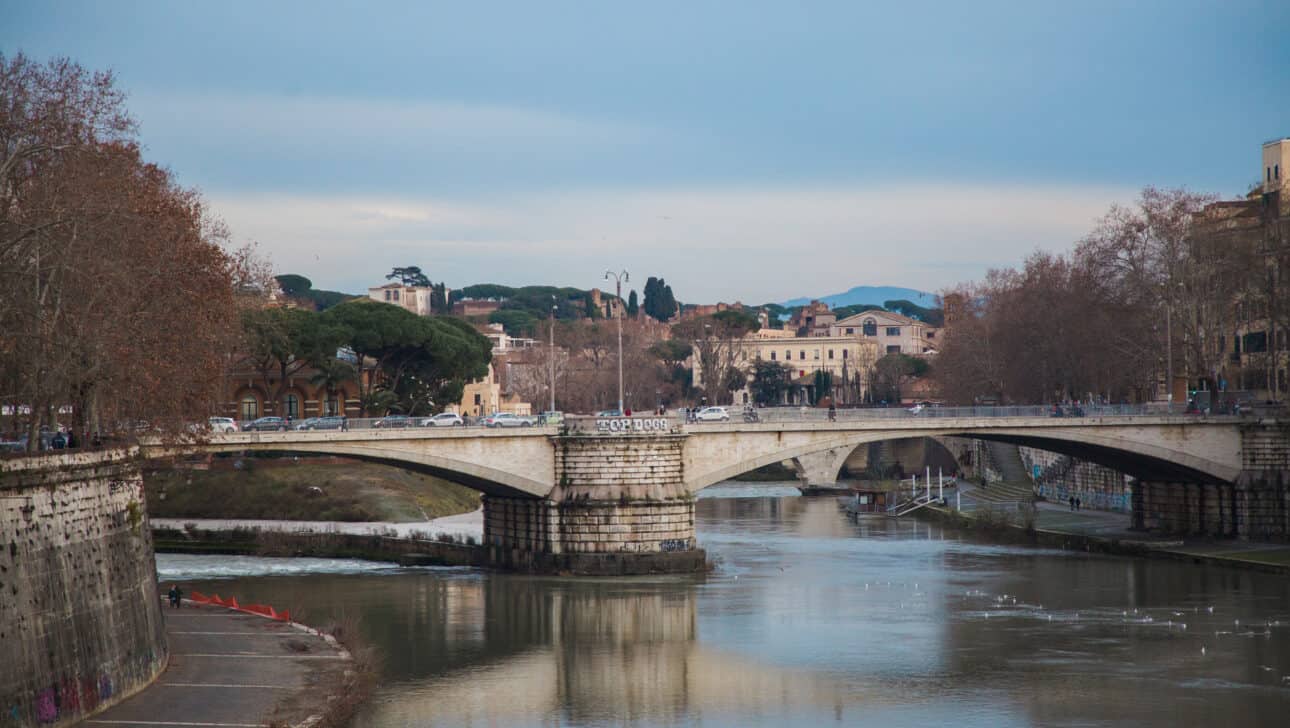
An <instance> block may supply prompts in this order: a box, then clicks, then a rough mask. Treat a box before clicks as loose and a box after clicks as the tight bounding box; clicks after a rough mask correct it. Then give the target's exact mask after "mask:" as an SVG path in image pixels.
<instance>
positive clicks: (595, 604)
mask: <svg viewBox="0 0 1290 728" xmlns="http://www.w3.org/2000/svg"><path fill="white" fill-rule="evenodd" d="M770 487H771V488H773V487H776V486H770ZM750 488H751V489H752V495H756V493H755V488H756V486H742V485H733V486H730V489H731V490H732V491H733V493H734V494H735V495H739V496H745V497H734V498H708V497H704V498H701V499H700V501H699V504H698V508H697V510H698V518H699V534H700V540H701V542H702V543H703V544H704V546H705V547H706V548H707V549H708V550H709V553H710V554H711V555H712V556H713V557H714V559H716V561H717V562H718V568H717V570H716V571H715V572H714V573H712V574H711V575H708V576H706V577H699V578H695V577H666V578H637V579H612V580H581V579H557V578H535V577H526V576H519V575H505V574H489V573H482V572H474V571H470V570H434V569H417V570H398V571H393V572H392V571H389V570H376V569H373V570H372V571H370V572H368V573H361V574H354V573H341V574H315V575H311V576H303V575H292V576H274V577H254V578H246V579H235V580H232V581H225V582H218V588H222V589H224V590H225V591H231V592H234V593H236V594H237V595H238V596H239V598H244V599H253V600H257V601H269V602H271V603H274V604H283V605H286V606H292V607H293V608H294V609H301V608H303V609H305V610H306V612H307V613H308V618H309V619H310V620H311V621H320V620H323V619H325V618H326V617H327V616H330V615H358V616H360V617H361V619H362V625H363V630H364V632H365V633H366V634H367V635H368V636H369V638H370V639H371V640H372V641H374V642H375V643H377V644H378V645H379V646H380V647H381V648H382V650H383V651H384V653H385V655H386V657H385V667H384V672H385V675H384V679H383V682H382V687H381V689H380V691H379V692H378V694H377V696H376V699H375V700H374V701H373V702H372V703H371V704H370V705H369V706H367V708H366V709H365V710H364V712H363V714H362V715H361V716H360V717H359V719H358V720H357V721H356V723H355V725H357V726H361V727H363V728H368V727H371V726H405V725H407V726H411V725H467V724H479V725H490V726H492V725H497V726H521V725H620V724H623V723H633V724H639V725H660V726H661V725H700V724H701V725H716V726H726V725H729V726H745V725H789V724H795V723H796V724H801V725H814V724H820V723H834V724H845V725H883V726H889V725H937V724H945V723H951V722H952V723H955V724H958V725H963V726H1008V725H1018V726H1021V725H1038V724H1042V725H1050V724H1079V725H1123V724H1126V723H1127V724H1135V725H1160V726H1166V725H1168V726H1175V725H1195V726H1200V725H1213V724H1224V725H1228V724H1232V725H1283V724H1284V723H1283V722H1282V720H1283V718H1282V717H1283V715H1284V714H1285V711H1286V710H1287V709H1290V589H1288V587H1287V582H1288V580H1287V579H1285V578H1283V577H1280V576H1273V575H1263V574H1256V573H1248V572H1236V571H1230V570H1222V569H1215V568H1206V567H1200V566H1195V565H1188V564H1177V563H1170V562H1159V561H1139V560H1134V559H1121V558H1114V557H1104V556H1096V555H1088V554H1082V553H1078V554H1077V553H1070V552H1062V551H1053V550H1037V549H1023V548H1014V547H1006V546H997V545H992V544H989V543H983V542H980V541H977V540H974V539H972V538H968V537H965V536H963V535H961V534H956V533H954V532H949V531H945V530H943V529H940V528H938V527H937V526H935V525H930V524H927V523H921V522H917V521H889V520H886V519H884V518H872V519H864V520H861V521H860V522H859V523H855V522H851V521H848V520H847V519H846V518H845V517H843V516H842V515H841V514H839V513H838V511H837V508H836V506H835V504H834V503H833V502H832V501H831V500H830V499H804V498H796V497H782V496H779V495H777V496H775V497H746V496H748V495H749V490H750ZM771 492H773V491H771ZM159 562H160V563H161V564H162V568H168V566H169V564H168V562H167V560H166V559H165V558H162V559H159ZM196 586H197V587H198V588H201V589H203V590H206V589H205V588H204V586H203V585H201V584H197V585H196ZM1202 648H1204V652H1202Z"/></svg>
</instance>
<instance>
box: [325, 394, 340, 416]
mask: <svg viewBox="0 0 1290 728" xmlns="http://www.w3.org/2000/svg"><path fill="white" fill-rule="evenodd" d="M323 414H325V415H326V416H328V417H335V416H336V415H338V414H340V400H338V399H336V398H335V397H328V398H327V401H326V402H325V403H324V407H323Z"/></svg>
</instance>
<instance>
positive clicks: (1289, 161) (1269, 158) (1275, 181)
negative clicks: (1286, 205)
mask: <svg viewBox="0 0 1290 728" xmlns="http://www.w3.org/2000/svg"><path fill="white" fill-rule="evenodd" d="M1288 168H1290V137H1286V138H1284V139H1275V140H1273V141H1270V142H1266V143H1264V145H1263V194H1265V195H1266V194H1269V193H1272V192H1276V191H1278V190H1280V189H1283V186H1284V185H1285V182H1286V175H1287V174H1290V169H1288Z"/></svg>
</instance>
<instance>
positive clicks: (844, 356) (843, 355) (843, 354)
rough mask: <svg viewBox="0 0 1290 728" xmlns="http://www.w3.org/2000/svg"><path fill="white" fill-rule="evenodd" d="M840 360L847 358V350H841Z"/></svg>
mask: <svg viewBox="0 0 1290 728" xmlns="http://www.w3.org/2000/svg"><path fill="white" fill-rule="evenodd" d="M842 358H843V359H845V358H847V350H846V349H843V350H842Z"/></svg>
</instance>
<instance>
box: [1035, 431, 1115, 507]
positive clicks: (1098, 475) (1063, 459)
mask: <svg viewBox="0 0 1290 728" xmlns="http://www.w3.org/2000/svg"><path fill="white" fill-rule="evenodd" d="M1019 451H1020V453H1021V461H1022V462H1023V463H1025V465H1026V470H1027V471H1029V472H1030V473H1032V476H1031V477H1032V478H1033V473H1034V469H1035V466H1039V478H1038V479H1036V480H1035V493H1037V494H1038V495H1041V496H1043V497H1044V498H1047V499H1048V500H1050V501H1054V502H1057V503H1066V502H1067V501H1069V500H1070V498H1071V496H1074V497H1076V498H1079V500H1080V508H1092V509H1094V510H1102V511H1115V512H1117V513H1128V512H1129V511H1131V510H1133V487H1132V486H1131V485H1130V480H1131V479H1130V478H1129V477H1128V476H1126V475H1125V474H1124V473H1121V472H1120V471H1118V470H1113V469H1111V468H1108V467H1105V466H1102V465H1098V464H1097V463H1092V462H1089V461H1087V460H1080V459H1079V458H1073V457H1070V456H1069V455H1062V454H1059V453H1055V452H1051V451H1048V450H1040V449H1037V448H1033V447H1021V448H1019Z"/></svg>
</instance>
